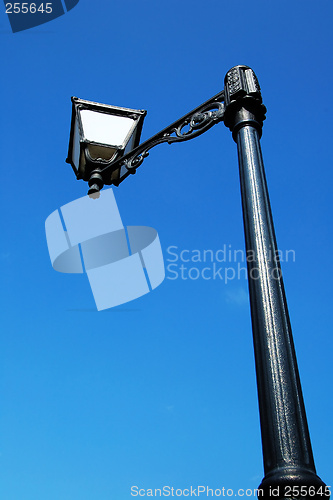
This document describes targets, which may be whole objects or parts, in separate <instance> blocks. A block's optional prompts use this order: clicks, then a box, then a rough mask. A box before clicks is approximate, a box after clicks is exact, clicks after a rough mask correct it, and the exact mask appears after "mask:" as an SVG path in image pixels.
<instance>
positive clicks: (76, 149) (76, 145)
mask: <svg viewBox="0 0 333 500" xmlns="http://www.w3.org/2000/svg"><path fill="white" fill-rule="evenodd" d="M72 161H73V163H74V165H75V167H76V169H78V168H79V162H80V132H79V126H78V123H77V120H75V125H74V135H73V150H72Z"/></svg>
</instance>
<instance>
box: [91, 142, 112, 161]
mask: <svg viewBox="0 0 333 500" xmlns="http://www.w3.org/2000/svg"><path fill="white" fill-rule="evenodd" d="M87 148H88V151H89V154H90V156H91V158H92V159H93V160H98V159H99V158H101V159H102V160H108V161H110V160H111V159H112V158H113V157H114V155H115V153H116V152H117V151H118V149H117V148H111V147H110V148H108V147H105V146H100V145H98V144H89V145H88V146H87Z"/></svg>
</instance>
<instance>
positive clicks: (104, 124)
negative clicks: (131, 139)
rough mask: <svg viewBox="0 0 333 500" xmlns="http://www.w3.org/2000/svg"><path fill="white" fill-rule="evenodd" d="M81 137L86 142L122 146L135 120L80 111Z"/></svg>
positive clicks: (87, 110)
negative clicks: (82, 136)
mask: <svg viewBox="0 0 333 500" xmlns="http://www.w3.org/2000/svg"><path fill="white" fill-rule="evenodd" d="M80 114H81V122H82V127H83V135H84V137H85V139H86V140H88V141H92V142H98V143H101V144H107V145H110V146H122V145H123V144H124V142H125V139H126V137H127V135H128V134H129V132H130V131H131V129H132V127H133V125H134V124H135V120H132V119H131V118H128V117H125V116H116V115H109V114H106V113H100V112H98V111H91V110H89V109H83V110H81V113H80Z"/></svg>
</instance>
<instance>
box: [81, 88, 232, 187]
mask: <svg viewBox="0 0 333 500" xmlns="http://www.w3.org/2000/svg"><path fill="white" fill-rule="evenodd" d="M224 111H225V105H224V90H222V92H219V93H218V94H216V95H215V96H213V97H211V98H210V99H209V100H208V101H206V102H204V103H203V104H201V105H200V106H198V107H196V108H195V109H193V110H192V111H190V112H189V113H187V114H186V115H185V116H183V117H182V118H179V120H177V121H175V122H174V123H172V124H171V125H169V126H168V127H166V128H164V129H163V130H161V131H160V132H158V133H157V134H155V135H154V136H153V137H151V138H150V139H148V140H146V141H144V142H143V143H142V144H139V146H137V147H136V148H134V149H132V151H130V152H129V153H127V154H126V155H124V156H122V157H121V158H119V159H117V160H115V161H113V162H110V163H108V164H105V163H104V162H103V164H100V166H98V167H97V168H95V169H94V170H93V171H92V172H91V175H90V179H89V181H88V184H89V188H90V189H89V191H88V194H89V195H91V196H94V195H97V196H98V192H99V191H100V189H102V187H103V186H104V184H114V185H115V186H119V184H120V183H121V182H122V181H123V180H124V179H126V177H128V175H130V174H135V172H136V169H137V168H138V167H139V166H140V165H141V164H142V162H143V160H144V159H145V158H146V157H147V156H148V155H149V151H150V150H151V149H152V148H153V147H155V146H157V145H158V144H162V143H163V142H167V143H168V144H172V143H174V142H183V141H189V140H190V139H193V138H194V137H198V136H199V135H201V134H203V133H204V132H206V130H209V129H210V128H211V127H212V126H213V125H215V124H216V123H219V122H220V121H222V120H223V118H224ZM95 164H96V162H95ZM122 167H125V168H126V170H127V172H126V173H125V174H124V175H122V177H121V179H119V180H118V181H115V180H113V181H111V182H110V179H111V173H112V172H114V171H116V170H118V169H121V168H122Z"/></svg>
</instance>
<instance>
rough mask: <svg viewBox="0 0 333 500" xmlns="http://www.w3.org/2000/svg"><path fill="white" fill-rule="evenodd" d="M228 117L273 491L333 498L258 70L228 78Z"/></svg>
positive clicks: (265, 486)
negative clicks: (289, 278)
mask: <svg viewBox="0 0 333 500" xmlns="http://www.w3.org/2000/svg"><path fill="white" fill-rule="evenodd" d="M225 104H226V111H225V117H224V122H225V124H226V125H227V126H228V127H229V128H230V130H231V131H232V133H233V138H234V140H235V141H236V143H237V148H238V158H239V169H240V183H241V195H242V205H243V218H244V230H245V242H246V253H247V267H248V278H249V293H250V304H251V317H252V329H253V341H254V351H255V362H256V374H257V385H258V399H259V411H260V424H261V435H262V448H263V460H264V472H265V477H264V479H263V480H262V482H261V485H260V486H259V488H260V489H262V490H263V494H264V496H265V497H267V498H268V497H275V498H281V499H282V498H297V497H299V498H321V499H323V498H328V497H329V491H328V489H326V486H325V484H324V483H323V482H322V480H321V479H320V478H319V477H318V476H317V475H316V469H315V465H314V460H313V455H312V448H311V442H310V436H309V431H308V424H307V419H306V413H305V408H304V402H303V396H302V389H301V384H300V379H299V373H298V368H297V361H296V355H295V349H294V343H293V338H292V331H291V326H290V320H289V314H288V307H287V302H286V296H285V291H284V286H283V280H282V274H281V268H280V263H279V259H278V248H277V244H276V238H275V232H274V226H273V219H272V214H271V208H270V202H269V197H268V191H267V184H266V178H265V172H264V164H263V159H262V153H261V148H260V142H259V139H260V137H261V130H262V123H263V120H264V119H265V112H266V108H265V107H264V106H263V104H262V100H261V94H260V87H259V84H258V81H257V78H256V76H255V74H254V72H253V71H252V70H251V69H250V68H248V67H247V66H236V67H234V68H232V69H231V70H230V71H229V72H228V73H227V75H226V78H225Z"/></svg>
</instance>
